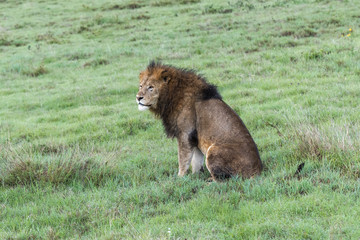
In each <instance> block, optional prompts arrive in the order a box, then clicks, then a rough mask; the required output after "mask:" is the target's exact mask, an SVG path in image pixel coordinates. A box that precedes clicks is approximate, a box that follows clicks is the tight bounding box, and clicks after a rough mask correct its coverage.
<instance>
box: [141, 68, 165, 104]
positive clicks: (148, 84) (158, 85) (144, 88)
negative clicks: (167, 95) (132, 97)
mask: <svg viewBox="0 0 360 240" xmlns="http://www.w3.org/2000/svg"><path fill="white" fill-rule="evenodd" d="M166 72H167V70H165V69H162V68H158V69H156V70H154V71H149V69H146V70H145V71H143V72H141V73H140V77H139V78H140V82H139V92H138V93H137V94H136V103H137V104H138V109H139V110H140V111H144V110H148V109H150V110H156V109H157V107H158V100H159V97H160V94H161V92H162V90H163V89H164V88H165V87H166V85H167V83H168V81H169V77H168V76H167V74H166Z"/></svg>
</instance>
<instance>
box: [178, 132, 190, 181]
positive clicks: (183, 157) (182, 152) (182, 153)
mask: <svg viewBox="0 0 360 240" xmlns="http://www.w3.org/2000/svg"><path fill="white" fill-rule="evenodd" d="M193 152H194V151H193V147H192V146H191V145H190V144H189V142H188V141H186V140H185V141H184V140H182V138H178V160H179V173H178V175H179V176H180V177H182V176H184V175H185V174H186V172H187V170H188V169H189V167H190V162H191V158H192V156H193Z"/></svg>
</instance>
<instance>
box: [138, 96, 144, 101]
mask: <svg viewBox="0 0 360 240" xmlns="http://www.w3.org/2000/svg"><path fill="white" fill-rule="evenodd" d="M143 98H144V97H138V96H136V99H137V100H138V101H139V102H140V101H141V99H143Z"/></svg>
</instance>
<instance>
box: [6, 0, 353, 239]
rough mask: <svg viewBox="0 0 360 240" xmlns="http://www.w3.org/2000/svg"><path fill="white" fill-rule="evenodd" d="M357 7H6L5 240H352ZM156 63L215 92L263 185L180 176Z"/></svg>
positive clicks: (247, 2) (171, 0)
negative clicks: (252, 147)
mask: <svg viewBox="0 0 360 240" xmlns="http://www.w3.org/2000/svg"><path fill="white" fill-rule="evenodd" d="M357 4H358V2H357V1H355V0H344V1H329V0H296V1H295V0H293V1H283V0H270V1H260V0H244V1H237V0H232V1H215V0H212V1H204V0H203V1H201V0H181V1H175V0H151V1H143V0H138V1H131V0H124V1H111V0H109V1H41V0H37V1H10V0H2V1H1V0H0V8H1V9H2V11H1V12H0V19H1V21H0V54H1V58H0V66H1V68H0V239H359V238H360V228H359V226H358V225H359V222H360V217H359V216H360V209H359V208H358V207H357V206H358V205H359V201H360V199H359V196H360V182H359V179H360V158H359V156H360V150H359V149H360V140H359V139H360V125H359V122H360V114H359V105H360V83H359V79H360V64H359V63H360V50H359V46H360V37H359V34H358V31H359V29H360V14H359V12H358V9H357V8H356V7H354V6H357ZM350 28H351V31H350V30H349V29H350ZM152 59H156V60H162V61H163V63H165V64H171V65H174V66H178V67H185V68H192V69H196V70H197V71H198V72H199V73H200V74H202V75H204V76H205V77H206V78H207V79H208V80H209V81H210V82H211V83H214V84H216V85H218V87H219V90H220V92H221V94H222V95H223V98H224V100H225V101H226V102H227V103H228V104H229V105H230V106H231V107H232V108H233V109H235V111H237V112H238V113H239V115H240V116H241V118H242V119H243V121H244V122H245V124H246V126H247V127H248V129H249V130H250V132H251V134H252V136H253V137H254V139H255V141H256V143H257V145H258V148H259V151H260V155H261V158H262V160H263V163H264V165H265V170H264V172H263V173H262V174H261V175H260V176H259V177H256V178H253V179H248V180H243V179H241V178H233V179H230V180H229V181H227V182H223V183H208V182H207V181H206V180H207V179H208V177H209V176H210V174H209V173H208V172H205V173H202V174H199V175H187V176H185V177H184V178H178V177H177V176H176V174H177V170H178V169H177V143H176V141H175V140H170V139H167V138H166V137H165V134H164V132H163V127H162V126H161V121H159V120H157V119H155V118H154V117H153V116H152V115H151V114H150V113H148V112H145V113H144V112H139V111H138V110H137V106H136V104H135V94H136V92H137V84H138V74H139V72H140V71H141V70H143V69H144V68H145V67H146V66H147V64H148V63H149V61H150V60H152ZM302 162H305V167H304V169H303V171H302V172H301V173H300V174H299V175H298V176H294V173H295V171H296V169H297V166H298V165H299V164H300V163H302Z"/></svg>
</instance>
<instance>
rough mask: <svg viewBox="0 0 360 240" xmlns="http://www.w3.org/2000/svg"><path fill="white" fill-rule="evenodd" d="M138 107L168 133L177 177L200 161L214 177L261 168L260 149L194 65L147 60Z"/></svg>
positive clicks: (255, 171) (249, 173)
mask: <svg viewBox="0 0 360 240" xmlns="http://www.w3.org/2000/svg"><path fill="white" fill-rule="evenodd" d="M139 78H140V84H139V92H138V93H137V94H136V102H137V104H138V109H139V110H141V111H143V110H150V112H152V113H154V114H155V115H156V116H157V117H159V118H160V119H161V120H162V123H163V126H164V128H165V132H166V134H167V136H168V137H169V138H176V139H177V142H178V162H179V172H178V176H184V175H185V174H186V172H187V171H188V169H189V167H190V164H191V167H192V172H193V173H197V172H199V171H203V165H204V156H205V165H206V168H207V169H208V170H209V172H210V174H211V178H212V179H213V180H214V181H217V180H222V179H225V178H229V177H232V176H237V175H239V176H241V177H243V178H250V177H252V176H254V175H258V174H260V173H261V171H262V163H261V160H260V155H259V151H258V149H257V146H256V144H255V142H254V140H253V138H252V137H251V135H250V133H249V131H248V129H247V128H246V127H245V124H244V123H243V121H242V120H241V119H240V117H239V116H238V115H237V114H236V112H235V111H234V110H232V109H231V108H230V107H229V106H228V105H227V104H226V103H225V102H224V101H223V100H222V97H221V95H220V94H219V92H218V90H217V87H216V86H214V85H212V84H209V83H208V82H207V81H206V79H205V78H204V77H203V76H201V75H198V74H197V73H196V72H195V71H194V70H188V69H181V68H176V67H173V66H170V65H164V64H162V63H161V62H155V61H151V62H150V63H149V65H148V66H147V68H146V69H145V70H144V71H142V72H141V73H140V76H139Z"/></svg>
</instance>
